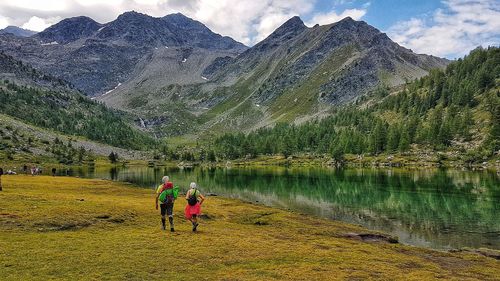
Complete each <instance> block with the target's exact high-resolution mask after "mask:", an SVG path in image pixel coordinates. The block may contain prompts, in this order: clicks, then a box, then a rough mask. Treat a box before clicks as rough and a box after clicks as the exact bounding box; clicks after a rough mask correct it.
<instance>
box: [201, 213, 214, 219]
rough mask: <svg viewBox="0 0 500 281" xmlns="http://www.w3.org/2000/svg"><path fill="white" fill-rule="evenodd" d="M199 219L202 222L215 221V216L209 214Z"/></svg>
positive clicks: (202, 215)
mask: <svg viewBox="0 0 500 281" xmlns="http://www.w3.org/2000/svg"><path fill="white" fill-rule="evenodd" d="M199 217H200V219H203V220H215V216H214V215H211V214H201V215H200V216H199Z"/></svg>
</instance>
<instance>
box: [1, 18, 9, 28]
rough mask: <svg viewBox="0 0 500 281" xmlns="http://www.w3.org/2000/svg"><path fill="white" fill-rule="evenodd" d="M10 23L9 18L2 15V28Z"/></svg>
mask: <svg viewBox="0 0 500 281" xmlns="http://www.w3.org/2000/svg"><path fill="white" fill-rule="evenodd" d="M8 25H9V20H8V19H7V18H6V17H2V16H1V15H0V29H4V28H6V27H7V26H8Z"/></svg>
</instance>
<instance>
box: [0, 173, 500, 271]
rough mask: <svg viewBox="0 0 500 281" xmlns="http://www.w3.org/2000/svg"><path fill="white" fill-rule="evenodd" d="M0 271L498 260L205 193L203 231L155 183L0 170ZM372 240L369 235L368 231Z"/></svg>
mask: <svg viewBox="0 0 500 281" xmlns="http://www.w3.org/2000/svg"><path fill="white" fill-rule="evenodd" d="M2 185H3V191H1V192H0V280H57V279H64V280H159V279H163V280H370V279H373V280H434V279H441V280H498V278H499V276H500V261H498V260H495V259H493V258H487V257H483V256H480V255H476V254H470V253H447V252H439V251H434V250H430V249H422V248H416V247H411V246H405V245H401V244H391V243H387V242H383V241H363V239H361V238H359V236H356V235H353V234H352V233H357V234H361V233H363V234H367V233H373V232H370V231H368V230H366V229H363V228H361V227H358V226H354V225H349V224H346V223H342V222H337V221H329V220H326V219H319V218H315V217H311V216H304V215H300V214H297V213H292V212H288V211H285V210H279V209H273V208H268V207H265V206H261V205H256V204H250V203H244V202H241V201H237V200H233V199H225V198H220V197H213V196H211V197H207V200H206V202H205V203H204V206H203V214H204V215H203V219H202V221H201V225H200V227H199V232H197V233H193V232H192V231H191V226H190V224H189V223H188V222H187V221H186V220H185V219H184V218H183V208H184V206H185V204H186V203H185V201H184V200H178V202H177V203H176V205H175V209H174V212H175V224H176V232H175V233H170V232H169V231H162V230H161V229H160V216H159V211H156V210H155V208H154V192H153V190H148V189H140V188H136V187H133V186H131V185H130V184H124V183H116V182H110V181H105V180H88V179H79V178H69V177H48V176H39V177H31V176H24V175H17V176H2ZM368 240H370V239H368Z"/></svg>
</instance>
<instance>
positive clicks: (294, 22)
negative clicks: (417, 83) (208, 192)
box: [0, 12, 448, 136]
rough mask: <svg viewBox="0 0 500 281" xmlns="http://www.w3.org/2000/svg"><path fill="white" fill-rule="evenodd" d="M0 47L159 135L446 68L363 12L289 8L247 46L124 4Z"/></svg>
mask: <svg viewBox="0 0 500 281" xmlns="http://www.w3.org/2000/svg"><path fill="white" fill-rule="evenodd" d="M0 46H1V47H0V49H3V50H4V52H5V53H7V54H9V55H12V56H13V57H15V58H20V59H22V60H24V61H27V62H30V63H32V64H33V65H34V66H35V67H37V68H39V69H42V70H44V71H46V72H48V73H50V74H52V75H54V76H56V77H60V78H64V79H66V80H67V81H70V82H71V83H72V84H74V85H75V87H77V88H78V89H81V90H82V91H83V92H85V93H86V94H88V95H91V96H94V97H95V98H97V99H99V100H100V101H103V102H105V103H106V104H107V105H109V106H111V107H115V108H118V109H122V110H126V111H128V112H131V113H133V114H134V115H136V116H137V118H136V124H137V125H138V126H140V127H143V128H145V129H148V130H150V131H151V132H153V133H154V134H155V135H157V136H173V135H186V134H192V135H211V134H212V133H213V134H217V133H218V132H222V131H227V130H244V131H248V130H252V129H255V128H259V127H263V126H268V125H272V124H276V123H277V122H302V121H304V120H308V119H311V118H314V117H321V116H326V115H329V114H330V111H331V109H332V107H334V106H337V105H342V104H345V103H348V102H351V101H354V100H356V99H357V98H358V97H360V96H363V95H364V94H366V93H368V92H370V91H372V90H374V89H375V88H377V87H378V86H381V85H385V86H388V87H392V86H397V85H401V84H403V83H405V81H410V80H414V79H415V78H419V77H422V76H424V75H426V74H427V73H428V71H429V70H430V69H432V68H443V67H444V66H446V65H447V63H448V61H447V60H445V59H441V58H437V57H433V56H427V55H420V54H415V53H413V52H412V51H411V50H408V49H405V48H403V47H401V46H399V45H398V44H396V43H394V42H393V41H392V40H391V39H390V38H389V37H387V35H386V34H384V33H382V32H380V31H379V30H377V29H376V28H374V27H372V26H370V25H368V24H367V23H365V22H363V21H354V20H353V19H351V18H345V19H343V20H341V21H339V22H337V23H333V24H329V25H324V26H319V25H316V26H314V27H311V28H310V27H307V26H305V25H304V23H303V22H302V20H301V19H300V18H299V17H293V18H291V19H290V20H288V21H287V22H285V23H284V24H283V25H282V26H280V27H279V28H278V29H276V30H275V32H273V33H272V34H271V35H269V36H268V37H267V38H266V39H265V40H263V41H262V42H260V43H258V44H257V45H255V46H253V47H251V48H247V47H245V46H244V45H242V44H241V43H238V42H236V41H234V40H233V39H231V38H228V37H222V36H220V35H218V34H215V33H213V32H211V31H210V30H209V29H208V28H207V27H206V26H204V25H203V24H201V23H200V22H197V21H194V20H192V19H189V18H187V17H185V16H183V15H182V14H172V15H168V16H165V17H162V18H154V17H150V16H147V15H144V14H140V13H136V12H127V13H124V14H122V15H120V16H119V17H118V18H117V19H116V20H114V21H112V22H110V23H106V24H100V23H97V22H95V21H93V20H92V19H90V18H86V17H77V18H71V19H66V20H63V21H61V22H60V23H58V24H56V25H54V26H52V27H50V28H48V29H47V30H45V31H43V32H41V33H39V34H36V35H34V36H32V37H31V38H21V37H17V36H13V35H10V34H9V35H0Z"/></svg>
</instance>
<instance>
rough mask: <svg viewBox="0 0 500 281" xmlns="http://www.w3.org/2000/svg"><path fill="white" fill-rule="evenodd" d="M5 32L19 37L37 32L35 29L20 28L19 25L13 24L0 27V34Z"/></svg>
mask: <svg viewBox="0 0 500 281" xmlns="http://www.w3.org/2000/svg"><path fill="white" fill-rule="evenodd" d="M7 33H10V34H14V35H16V36H21V37H30V36H32V35H35V34H37V32H36V31H33V30H29V29H24V28H20V27H17V26H13V25H9V26H7V27H6V28H4V29H0V34H7Z"/></svg>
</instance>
